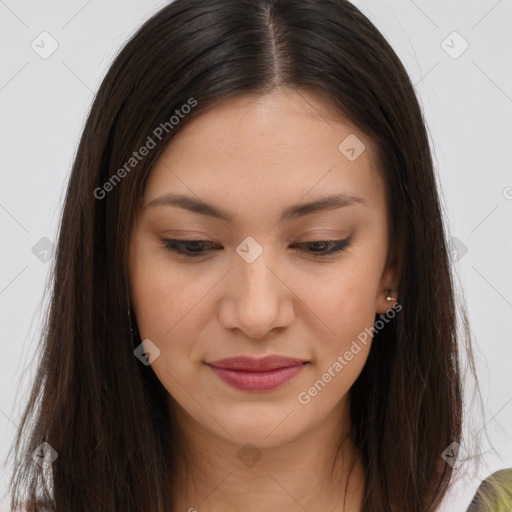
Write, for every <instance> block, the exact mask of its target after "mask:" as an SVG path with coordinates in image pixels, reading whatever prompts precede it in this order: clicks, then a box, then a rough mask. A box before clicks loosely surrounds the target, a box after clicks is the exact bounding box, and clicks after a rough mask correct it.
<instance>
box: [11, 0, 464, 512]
mask: <svg viewBox="0 0 512 512" xmlns="http://www.w3.org/2000/svg"><path fill="white" fill-rule="evenodd" d="M436 185H437V184H436V180H435V175H434V171H433V165H432V160H431V154H430V148H429V143H428V137H427V133H426V129H425V125H424V121H423V118H422V114H421V110H420V108H419V105H418V102H417V99H416V97H415V94H414V89H413V86H412V84H411V82H410V80H409V78H408V76H407V74H406V72H405V70H404V68H403V66H402V64H401V63H400V61H399V59H398V57H397V56H396V55H395V53H394V52H393V50H392V49H391V47H390V46H389V44H388V43H387V42H386V41H385V40H384V38H383V37H382V35H381V34H380V33H379V32H378V31H377V29H376V28H375V27H374V26H373V25H372V24H371V23H370V21H369V20H368V19H367V18H366V17H365V16H363V15H362V14H361V12H360V11H359V10H358V9H356V8H355V7H354V6H353V5H351V4H350V3H348V2H347V1H345V0H324V1H313V0H309V1H304V0H301V1H292V0H274V1H272V0H255V1H248V0H241V1H236V2H234V1H228V0H176V1H175V2H173V3H171V4H169V5H168V6H166V7H164V8H163V9H162V10H161V11H159V12H158V13H156V14H155V15H154V16H153V17H152V18H151V19H150V20H148V21H147V22H146V23H145V24H144V25H143V26H142V27H141V29H140V30H139V31H138V32H137V33H136V34H135V35H134V36H133V37H132V38H131V40H130V41H129V42H128V43H127V44H126V45H125V47H124V48H123V50H122V51H121V52H120V54H119V55H118V57H117V58H116V59H115V61H114V63H113V64H112V66H111V68H110V70H109V71H108V73H107V75H106V77H105V79H104V81H103V83H102V85H101V87H100V89H99V91H98V94H97V96H96V99H95V101H94V104H93V106H92V109H91V113H90V115H89V118H88V120H87V124H86V126H85V128H84V132H83V135H82V139H81V141H80V145H79V148H78V152H77V155H76V159H75V162H74V166H73V170H72V174H71V178H70V182H69V187H68V191H67V197H66V203H65V207H64V211H63V216H62V223H61V229H60V237H59V241H58V249H57V259H56V266H55V273H54V286H53V296H52V302H51V309H50V312H49V318H48V324H47V329H46V332H45V339H44V353H43V357H42V359H41V362H40V367H39V372H38V374H37V378H36V380H35V383H34V388H33V392H32V396H31V398H30V402H29V404H28V405H27V408H26V411H25V415H24V417H23V422H22V424H21V426H20V431H19V437H18V442H17V444H16V449H17V453H18V459H17V468H16V472H15V474H14V475H13V491H14V492H13V501H12V505H13V506H12V508H13V509H14V508H15V507H16V506H17V505H19V504H21V503H22V502H23V503H24V505H25V507H26V510H28V511H40V510H58V511H64V510H66V511H68V510H69V511H71V510H80V511H91V512H92V511H94V512H99V511H103V510H105V511H107V510H108V511H112V510H123V511H132V510H133V511H135V510H144V511H158V512H163V511H170V510H172V511H177V510H189V511H193V510H198V511H210V510H222V511H233V510H247V511H256V510H258V511H260V510H274V509H278V508H279V509H284V510H288V511H293V510H308V511H314V510H332V511H341V510H344V511H362V512H370V511H371V512H375V511H384V510H385V511H393V512H395V511H404V512H405V511H417V512H422V511H424V512H432V511H434V510H436V509H437V508H438V507H439V505H440V504H441V503H442V501H443V498H444V496H445V495H446V493H447V491H448V489H449V485H450V479H451V477H452V474H453V467H454V466H455V461H456V460H457V456H456V453H455V454H454V452H453V446H458V445H459V443H461V437H462V425H461V418H462V390H461V388H462V382H461V374H460V368H459V353H458V343H461V344H466V342H467V346H468V350H469V347H470V344H469V341H470V335H469V330H468V328H467V322H466V321H465V316H464V317H463V319H464V322H463V324H464V332H463V334H464V337H463V339H459V337H458V334H457V332H456V309H455V301H454V290H453V283H452V276H451V271H450V264H449V259H448V254H447V243H446V239H445V234H444V225H443V220H442V216H441V211H440V202H439V197H438V193H437V190H436ZM468 356H469V358H470V361H471V352H470V351H469V353H468ZM36 404H38V407H37V408H36ZM31 418H33V419H32V423H33V424H32V425H31V427H30V430H29V421H30V419H31ZM25 431H28V432H29V434H30V437H29V439H28V441H27V445H26V446H23V445H22V444H21V439H22V437H21V436H22V434H23V433H24V432H25ZM449 447H452V451H451V452H450V453H451V455H447V452H446V450H447V449H449ZM26 453H29V454H31V455H32V456H31V457H28V458H27V457H26V455H25V454H26ZM35 462H37V464H36V463H35ZM23 489H26V490H27V494H26V496H24V497H22V496H21V495H19V493H20V491H21V490H23Z"/></svg>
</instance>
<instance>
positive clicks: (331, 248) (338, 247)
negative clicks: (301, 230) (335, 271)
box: [291, 237, 351, 257]
mask: <svg viewBox="0 0 512 512" xmlns="http://www.w3.org/2000/svg"><path fill="white" fill-rule="evenodd" d="M350 242H351V237H349V238H346V239H344V240H318V241H315V242H303V243H301V244H293V245H292V246H291V247H293V246H294V245H295V246H296V247H307V248H313V250H312V251H306V252H308V253H309V254H312V255H313V256H315V257H322V256H329V255H331V254H335V253H337V252H341V251H343V250H344V249H346V248H347V247H348V246H349V245H350Z"/></svg>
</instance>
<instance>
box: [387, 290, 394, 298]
mask: <svg viewBox="0 0 512 512" xmlns="http://www.w3.org/2000/svg"><path fill="white" fill-rule="evenodd" d="M388 291H389V293H391V290H388ZM386 300H396V299H395V297H391V296H390V295H388V296H387V297H386Z"/></svg>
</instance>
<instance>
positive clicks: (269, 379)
mask: <svg viewBox="0 0 512 512" xmlns="http://www.w3.org/2000/svg"><path fill="white" fill-rule="evenodd" d="M307 363H308V361H306V360H302V359H295V358H290V357H283V356H277V355H273V356H266V357H262V358H254V357H249V356H240V357H230V358H228V359H220V360H218V361H211V362H209V363H207V364H208V366H209V367H210V368H211V369H212V370H213V372H214V373H215V374H216V375H217V376H218V377H220V378H221V379H222V380H223V381H224V382H226V383H227V384H229V385H230V386H232V387H234V388H236V389H238V390H240V391H249V392H262V391H270V390H273V389H277V388H278V387H280V386H282V385H283V384H285V383H286V382H289V381H291V380H292V379H293V377H295V375H297V374H298V373H299V372H300V371H301V370H302V369H303V368H304V367H305V366H306V364H307Z"/></svg>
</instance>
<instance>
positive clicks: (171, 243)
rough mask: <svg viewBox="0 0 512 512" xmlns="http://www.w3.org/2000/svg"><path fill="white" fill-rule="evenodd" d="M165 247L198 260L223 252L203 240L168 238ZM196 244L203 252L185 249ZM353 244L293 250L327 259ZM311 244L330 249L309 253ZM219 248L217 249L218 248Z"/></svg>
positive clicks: (334, 242) (330, 242)
mask: <svg viewBox="0 0 512 512" xmlns="http://www.w3.org/2000/svg"><path fill="white" fill-rule="evenodd" d="M162 242H163V244H164V247H165V248H166V249H167V250H168V251H171V252H173V253H175V254H176V255H178V256H183V257H185V258H189V259H198V260H199V258H200V257H202V256H205V255H207V254H208V253H210V252H211V251H212V250H214V251H218V250H222V246H221V247H220V248H219V247H218V246H219V245H220V244H217V243H216V242H213V241H210V240H202V239H176V238H167V239H163V240H162ZM194 242H198V243H199V246H200V248H201V247H202V249H203V250H200V251H190V252H187V250H186V249H183V246H185V247H186V246H187V244H190V245H192V244H193V243H194ZM351 242H352V235H350V236H348V237H346V238H343V239H336V240H332V239H330V240H326V239H323V240H307V241H305V242H295V243H293V244H292V245H291V248H292V249H295V248H297V247H299V250H300V251H301V252H304V253H305V254H306V255H308V256H313V257H314V258H315V259H318V260H320V259H327V258H328V257H329V256H335V255H338V254H340V253H342V252H343V251H344V250H345V249H346V248H347V247H349V246H350V244H351ZM310 244H327V246H328V247H329V248H328V249H327V250H325V251H314V250H313V251H308V250H307V246H308V245H310ZM212 246H213V247H212ZM216 246H217V247H216Z"/></svg>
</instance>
